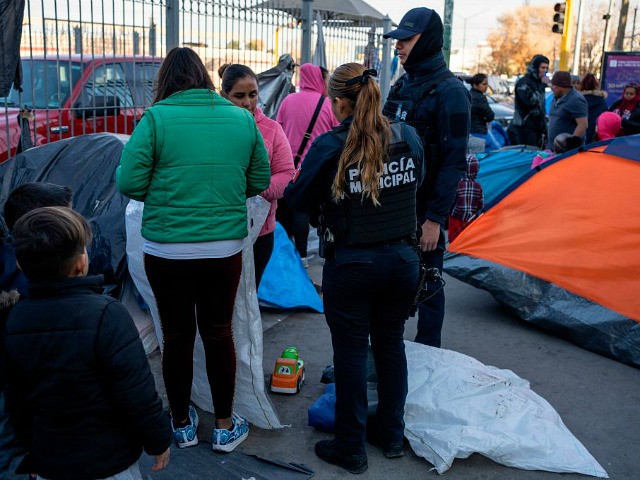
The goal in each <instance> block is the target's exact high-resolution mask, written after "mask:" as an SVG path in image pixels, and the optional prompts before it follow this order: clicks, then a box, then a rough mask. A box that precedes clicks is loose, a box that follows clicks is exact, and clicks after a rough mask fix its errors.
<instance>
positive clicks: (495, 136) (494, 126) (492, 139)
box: [471, 120, 509, 153]
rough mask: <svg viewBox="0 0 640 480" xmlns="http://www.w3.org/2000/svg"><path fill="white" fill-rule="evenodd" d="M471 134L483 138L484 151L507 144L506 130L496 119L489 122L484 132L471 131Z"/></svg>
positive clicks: (497, 148) (496, 148)
mask: <svg viewBox="0 0 640 480" xmlns="http://www.w3.org/2000/svg"><path fill="white" fill-rule="evenodd" d="M471 136H472V137H476V138H481V139H482V140H484V142H485V143H484V151H485V152H487V153H488V152H493V151H494V150H499V149H501V148H503V147H505V146H508V145H509V136H508V135H507V131H506V130H505V129H504V127H503V126H502V125H501V124H500V122H498V121H497V120H494V121H492V122H491V128H490V129H489V130H488V131H487V133H486V134H483V133H472V134H471Z"/></svg>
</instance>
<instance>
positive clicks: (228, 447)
mask: <svg viewBox="0 0 640 480" xmlns="http://www.w3.org/2000/svg"><path fill="white" fill-rule="evenodd" d="M231 424H232V425H233V429H231V430H228V429H226V428H215V429H214V430H213V433H212V434H211V448H213V450H215V451H217V452H227V453H228V452H232V451H233V450H235V448H236V447H237V446H238V445H240V444H241V443H242V442H244V440H245V439H246V438H247V436H248V435H249V424H248V423H247V421H246V420H245V419H244V418H242V417H241V416H240V415H237V414H235V413H234V414H233V415H231Z"/></svg>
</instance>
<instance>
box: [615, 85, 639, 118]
mask: <svg viewBox="0 0 640 480" xmlns="http://www.w3.org/2000/svg"><path fill="white" fill-rule="evenodd" d="M639 88H640V87H639V86H638V84H637V83H628V84H626V85H625V86H624V90H623V92H622V98H619V99H618V100H616V101H614V102H613V103H612V104H611V107H609V111H610V112H613V113H617V114H618V115H620V117H621V118H622V119H627V118H629V117H630V116H631V112H633V111H634V110H635V109H636V107H637V106H638V103H639V102H640V95H639V94H638V93H639V92H638V89H639Z"/></svg>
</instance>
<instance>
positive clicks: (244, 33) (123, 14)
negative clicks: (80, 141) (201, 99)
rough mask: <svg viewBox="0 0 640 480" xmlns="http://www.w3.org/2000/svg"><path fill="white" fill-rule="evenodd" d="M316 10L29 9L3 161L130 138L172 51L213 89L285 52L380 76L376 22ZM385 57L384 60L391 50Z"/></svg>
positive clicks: (2, 105) (248, 5)
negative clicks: (225, 77) (95, 137)
mask: <svg viewBox="0 0 640 480" xmlns="http://www.w3.org/2000/svg"><path fill="white" fill-rule="evenodd" d="M320 3H321V2H320ZM320 3H318V2H313V1H311V2H310V1H308V0H306V1H300V0H298V1H295V0H26V6H25V13H24V20H23V27H22V40H21V45H20V56H21V59H22V67H23V85H22V91H21V92H20V91H18V90H15V89H14V90H12V91H11V92H10V94H9V95H8V96H7V97H0V122H1V123H0V125H2V126H0V161H2V160H4V159H6V158H7V156H8V154H9V156H10V155H11V154H14V153H15V151H16V148H17V147H18V143H20V142H22V147H26V146H28V145H27V144H29V143H31V144H43V143H48V142H50V141H54V140H57V139H60V138H65V137H69V136H73V135H80V134H84V133H92V132H98V131H112V132H114V133H125V134H126V133H130V132H131V130H132V129H133V127H134V126H135V123H136V121H137V119H139V117H140V115H141V114H142V111H143V110H144V108H145V107H146V106H148V105H149V103H150V101H151V98H152V91H153V81H154V78H155V74H156V72H157V68H158V66H159V63H160V62H161V59H162V57H163V56H164V55H165V54H166V52H167V50H168V49H170V48H172V47H173V46H176V45H182V46H188V47H191V48H192V49H194V50H195V51H196V52H197V53H198V54H199V55H200V57H201V58H202V60H203V62H204V64H205V65H206V67H207V69H208V70H209V72H210V74H211V77H212V79H213V81H214V84H216V86H218V84H219V77H218V74H217V70H218V68H219V67H220V66H221V65H222V64H224V63H244V64H246V65H248V66H249V67H251V68H252V69H253V70H254V71H255V72H256V73H259V72H262V71H264V70H267V69H269V68H271V67H273V66H275V65H276V64H277V63H278V58H279V57H280V56H281V55H282V54H286V53H288V54H290V55H291V56H292V57H293V58H294V59H295V60H296V61H297V62H298V63H303V62H305V61H312V60H313V59H316V62H314V63H316V64H318V61H319V60H318V59H323V60H320V61H321V62H322V63H325V65H324V66H325V67H326V68H328V69H329V70H330V71H331V70H332V69H334V68H336V67H337V66H339V65H341V64H342V63H346V62H354V61H355V62H362V63H368V64H373V66H378V67H380V61H381V59H382V58H383V57H382V56H381V53H382V51H383V47H384V44H383V39H382V31H383V21H382V19H379V18H373V17H371V16H367V15H365V16H358V15H345V14H339V13H336V12H335V11H328V10H323V9H322V6H321V5H320ZM305 8H307V9H308V10H307V11H305ZM309 8H310V9H314V8H315V10H313V12H312V10H310V9H309ZM311 12H312V13H311ZM387 22H388V20H387ZM385 51H386V52H387V58H388V44H387V46H386V50H385ZM321 53H324V57H323V56H322V55H321ZM294 82H295V76H294ZM386 87H388V82H387V84H386ZM25 109H28V110H29V111H28V112H27V111H26V110H25ZM21 110H22V114H19V112H20V111H21ZM19 116H20V118H19ZM3 130H4V131H3ZM7 150H9V152H7Z"/></svg>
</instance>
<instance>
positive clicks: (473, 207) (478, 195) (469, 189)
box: [449, 154, 484, 242]
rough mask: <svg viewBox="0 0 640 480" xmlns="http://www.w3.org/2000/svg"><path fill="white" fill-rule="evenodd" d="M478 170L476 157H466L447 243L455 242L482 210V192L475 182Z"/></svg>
mask: <svg viewBox="0 0 640 480" xmlns="http://www.w3.org/2000/svg"><path fill="white" fill-rule="evenodd" d="M479 169H480V163H479V162H478V159H477V157H476V156H475V155H474V154H469V155H467V172H466V174H465V176H464V177H462V179H460V181H459V182H458V191H457V194H456V204H455V206H454V207H453V211H452V212H451V216H450V217H449V242H452V241H453V240H455V238H456V237H457V236H458V234H459V233H460V232H461V231H462V229H463V228H464V227H465V226H466V225H467V223H469V221H470V220H471V219H472V218H473V217H474V216H475V215H476V214H477V213H478V212H479V211H480V210H482V209H483V208H484V192H483V191H482V185H480V183H479V182H478V181H477V180H476V178H477V176H478V170H479Z"/></svg>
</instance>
